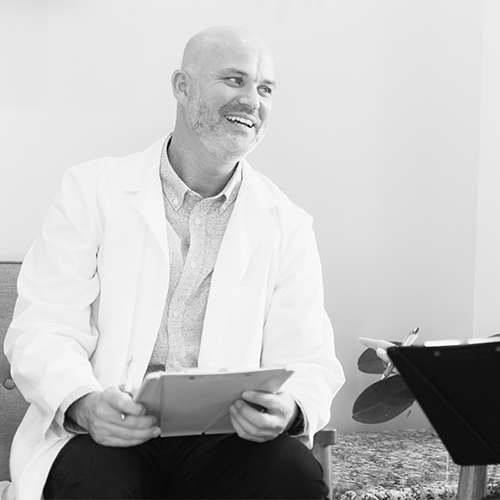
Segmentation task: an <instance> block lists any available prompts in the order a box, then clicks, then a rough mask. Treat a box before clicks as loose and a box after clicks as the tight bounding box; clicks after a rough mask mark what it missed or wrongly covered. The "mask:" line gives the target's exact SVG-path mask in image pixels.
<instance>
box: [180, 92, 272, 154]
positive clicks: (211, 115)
mask: <svg viewBox="0 0 500 500" xmlns="http://www.w3.org/2000/svg"><path fill="white" fill-rule="evenodd" d="M238 112H239V113H247V114H253V113H252V112H251V111H249V108H248V106H246V105H243V104H227V105H226V106H223V107H222V108H221V109H220V110H215V109H212V108H210V107H209V106H208V104H207V102H206V101H205V100H204V99H203V96H202V94H201V91H200V89H199V88H198V86H197V85H196V86H193V92H192V94H191V96H190V98H189V100H188V103H187V119H188V122H189V124H190V125H191V127H192V129H193V130H194V132H195V133H196V135H197V136H198V138H199V139H200V141H201V142H202V144H203V145H204V146H205V147H206V148H207V150H208V151H209V152H210V153H211V154H212V155H213V156H215V157H216V158H217V159H218V160H220V161H224V162H237V161H238V160H240V159H241V158H243V157H244V156H246V155H248V154H249V153H250V152H251V151H253V149H254V148H255V147H256V146H257V144H259V142H260V141H261V140H262V138H263V137H264V134H265V133H266V130H267V126H266V125H263V124H261V122H260V120H257V124H256V125H254V127H255V128H254V131H255V133H254V134H252V135H246V134H231V133H230V132H228V131H227V130H226V128H225V127H224V123H223V120H226V118H225V115H227V114H231V113H238Z"/></svg>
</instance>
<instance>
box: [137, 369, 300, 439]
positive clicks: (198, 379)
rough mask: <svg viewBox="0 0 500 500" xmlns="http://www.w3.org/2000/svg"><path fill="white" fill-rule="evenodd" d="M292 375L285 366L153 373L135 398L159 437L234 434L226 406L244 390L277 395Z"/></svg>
mask: <svg viewBox="0 0 500 500" xmlns="http://www.w3.org/2000/svg"><path fill="white" fill-rule="evenodd" d="M292 374H293V372H292V371H290V370H286V369H285V368H272V369H257V370H237V371H221V372H205V371H201V370H193V371H188V372H154V373H150V374H149V375H147V376H146V377H145V378H144V381H143V383H142V385H141V387H140V389H139V391H138V392H137V394H136V395H135V396H134V401H136V402H138V403H141V404H143V405H144V406H145V407H146V412H147V414H148V415H154V416H155V417H156V421H157V423H158V426H159V427H160V428H161V436H162V437H166V436H192V435H199V434H226V433H234V429H233V427H232V425H231V419H230V416H229V407H230V406H231V405H232V404H233V403H234V402H235V401H236V400H238V399H240V398H241V395H242V393H243V392H244V391H247V390H258V391H264V392H270V393H273V394H276V393H277V392H278V391H279V389H280V387H281V386H282V385H283V383H284V382H285V381H286V380H287V379H288V378H289V377H290V376H291V375H292Z"/></svg>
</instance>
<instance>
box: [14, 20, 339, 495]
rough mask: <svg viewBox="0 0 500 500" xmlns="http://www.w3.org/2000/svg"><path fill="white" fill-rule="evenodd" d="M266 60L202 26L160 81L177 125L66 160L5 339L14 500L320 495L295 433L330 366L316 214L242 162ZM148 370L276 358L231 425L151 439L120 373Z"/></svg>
mask: <svg viewBox="0 0 500 500" xmlns="http://www.w3.org/2000/svg"><path fill="white" fill-rule="evenodd" d="M275 88H276V84H275V81H274V61H273V58H272V55H271V53H270V51H269V49H268V48H267V47H266V46H265V45H264V43H263V42H262V41H261V40H260V39H259V38H257V37H256V36H255V35H254V34H252V33H250V32H248V31H247V30H244V29H241V28H235V27H215V28H210V29H207V30H205V31H203V32H201V33H199V34H197V35H195V36H194V37H193V38H192V39H191V40H190V41H189V42H188V44H187V46H186V49H185V52H184V57H183V60H182V65H181V69H179V70H177V71H175V72H174V74H173V76H172V89H173V94H174V96H175V98H176V100H177V118H176V123H175V127H174V131H173V133H172V134H170V135H169V136H167V137H164V138H162V139H160V140H159V141H158V142H156V143H155V144H153V145H152V146H151V147H149V148H148V149H147V150H145V151H143V152H142V153H137V154H133V155H130V156H126V157H124V158H104V159H100V160H95V161H91V162H87V163H85V164H82V165H77V166H75V167H73V168H71V169H69V171H68V172H67V174H66V175H65V178H64V180H63V183H62V187H61V190H60V192H59V194H58V196H57V198H56V200H55V201H54V203H53V205H52V207H51V208H50V210H49V212H48V214H47V216H46V218H45V220H44V223H43V227H42V230H41V233H40V236H39V237H38V238H37V240H36V241H35V242H34V244H33V246H32V247H31V248H30V250H29V252H28V254H27V255H26V258H25V259H24V263H23V267H22V270H21V273H20V277H19V282H18V291H19V298H18V303H17V306H16V311H15V313H14V319H13V322H12V325H11V327H10V329H9V332H8V334H7V337H6V342H5V351H6V354H7V356H8V359H9V360H10V362H11V365H12V374H13V377H14V379H15V381H16V384H17V385H18V387H19V389H20V390H21V392H22V393H23V395H24V396H25V398H26V399H27V400H28V401H29V402H30V403H31V406H30V408H29V410H28V413H27V415H26V417H25V419H24V420H23V422H22V424H21V426H20V428H19V431H18V433H17V435H16V438H15V440H14V444H13V448H12V459H11V475H12V478H13V485H12V487H11V488H10V490H9V491H10V493H11V494H15V495H16V498H18V499H33V498H37V497H38V498H39V497H40V496H41V495H42V492H43V496H44V498H45V499H50V498H87V499H89V498H324V497H325V495H326V493H327V491H328V490H327V487H326V485H325V484H324V482H323V480H322V472H321V468H320V466H319V464H318V463H317V462H316V460H315V459H314V457H313V456H312V454H311V452H310V450H309V449H308V447H310V446H311V443H312V437H313V435H314V433H315V432H317V431H318V430H319V429H321V428H322V427H323V426H324V425H326V424H327V423H328V421H329V417H330V413H329V412H330V404H331V401H332V398H333V397H334V395H335V394H336V392H337V391H338V390H339V388H340V387H341V385H342V383H343V381H344V376H343V372H342V368H341V366H340V364H339V362H338V360H337V358H336V356H335V350H334V342H333V332H332V329H331V325H330V322H329V320H328V318H327V316H326V313H325V310H324V306H323V285H322V276H321V265H320V261H319V257H318V252H317V248H316V243H315V238H314V234H313V231H312V227H311V226H312V219H311V217H310V216H309V215H307V214H306V213H305V212H304V211H302V210H301V209H300V208H298V207H297V206H295V205H294V204H292V203H291V202H290V200H289V199H288V198H287V197H286V196H285V195H284V194H283V193H282V192H281V191H280V190H279V189H278V188H277V187H276V186H275V185H274V184H273V183H272V182H271V181H270V180H268V179H267V178H265V177H264V176H262V175H260V174H258V173H257V172H255V171H254V170H253V169H252V168H251V167H250V165H249V164H248V163H247V162H246V161H245V159H244V158H245V156H246V155H247V154H248V153H249V152H250V151H252V150H253V149H254V148H255V146H256V145H257V144H258V143H259V142H260V140H261V139H262V137H263V136H264V134H265V132H266V130H267V127H268V124H269V119H270V115H271V108H272V101H273V94H274V92H275ZM132 356H133V357H134V359H135V361H136V370H135V373H134V380H133V385H134V387H135V388H137V387H139V386H140V384H141V382H142V380H143V378H144V376H145V374H147V373H150V372H154V371H157V370H166V371H179V370H183V369H186V368H197V367H198V368H202V369H211V370H214V369H215V370H218V369H222V368H229V369H231V368H233V369H238V368H243V367H244V368H248V367H251V368H259V367H262V368H270V367H286V368H288V369H290V370H293V372H294V374H293V375H292V377H291V378H290V379H289V380H287V382H285V384H284V385H283V387H282V390H281V392H279V393H278V394H275V395H273V394H269V393H265V392H259V391H252V392H246V393H244V394H243V395H242V398H241V399H239V400H238V401H235V402H234V404H233V405H232V406H231V408H230V417H231V424H232V427H233V430H234V432H232V433H230V434H219V435H201V436H179V437H161V436H160V429H159V427H158V426H157V423H156V422H155V419H154V417H152V416H149V415H146V414H145V409H144V407H143V406H142V405H140V404H138V403H136V402H135V401H134V400H133V399H132V398H131V397H130V396H129V395H128V394H127V393H125V392H122V391H121V390H120V389H119V388H120V387H121V386H122V385H123V383H124V380H125V377H126V367H127V364H128V361H129V360H130V358H131V357H132Z"/></svg>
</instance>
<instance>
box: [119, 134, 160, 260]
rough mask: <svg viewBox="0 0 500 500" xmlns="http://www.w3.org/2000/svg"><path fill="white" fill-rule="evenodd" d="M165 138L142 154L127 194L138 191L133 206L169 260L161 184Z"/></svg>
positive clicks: (129, 183)
mask: <svg viewBox="0 0 500 500" xmlns="http://www.w3.org/2000/svg"><path fill="white" fill-rule="evenodd" d="M164 143H165V137H163V138H161V139H160V140H159V141H157V142H156V143H155V144H153V145H152V146H150V147H149V148H148V149H146V150H145V151H144V152H143V153H141V154H140V156H139V158H138V159H137V165H136V166H135V168H134V170H133V171H132V172H131V173H130V175H129V177H128V179H127V181H126V182H125V184H124V191H130V192H136V193H137V194H136V195H135V197H134V199H133V200H132V207H134V208H135V209H136V210H137V211H138V212H139V214H140V215H141V216H142V218H143V219H144V221H145V223H146V224H147V226H148V227H149V229H150V231H151V232H152V233H153V235H154V237H155V239H156V241H157V242H158V245H159V248H160V249H161V251H162V253H163V255H164V257H165V259H166V260H168V247H167V230H166V226H165V210H164V206H163V193H162V188H161V182H160V156H161V149H162V147H163V144H164Z"/></svg>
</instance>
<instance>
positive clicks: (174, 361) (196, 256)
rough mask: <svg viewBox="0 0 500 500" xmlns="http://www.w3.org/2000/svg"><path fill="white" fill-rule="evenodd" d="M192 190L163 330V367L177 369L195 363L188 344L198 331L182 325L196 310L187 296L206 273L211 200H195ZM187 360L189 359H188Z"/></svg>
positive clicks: (197, 341)
mask: <svg viewBox="0 0 500 500" xmlns="http://www.w3.org/2000/svg"><path fill="white" fill-rule="evenodd" d="M196 196H197V195H194V194H193V193H189V194H188V195H187V200H186V201H187V202H188V203H189V204H190V205H192V204H193V203H194V206H192V207H191V209H190V215H189V239H190V241H189V249H188V251H187V254H186V256H185V260H184V264H183V269H182V273H181V276H180V279H179V282H178V284H177V287H176V289H175V291H174V293H173V295H172V299H171V301H170V306H169V312H168V318H167V331H168V332H169V349H168V353H167V359H166V363H165V367H166V369H167V370H174V371H178V370H180V369H182V368H185V367H192V366H196V362H195V360H196V356H192V355H191V356H189V354H192V353H190V352H188V350H187V347H188V346H189V345H193V344H194V345H198V346H199V339H194V338H192V337H193V336H196V335H199V332H197V331H195V329H192V328H186V325H187V324H192V323H193V321H192V320H193V318H192V317H189V315H193V314H200V312H201V311H195V310H194V308H192V307H191V298H192V296H193V294H194V293H195V291H196V290H197V289H198V288H199V287H200V284H201V282H202V281H203V279H204V277H205V276H206V270H205V266H204V261H205V249H206V225H207V219H208V211H209V209H210V205H211V203H212V201H211V200H204V199H202V200H199V201H196ZM190 360H191V361H190Z"/></svg>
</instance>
